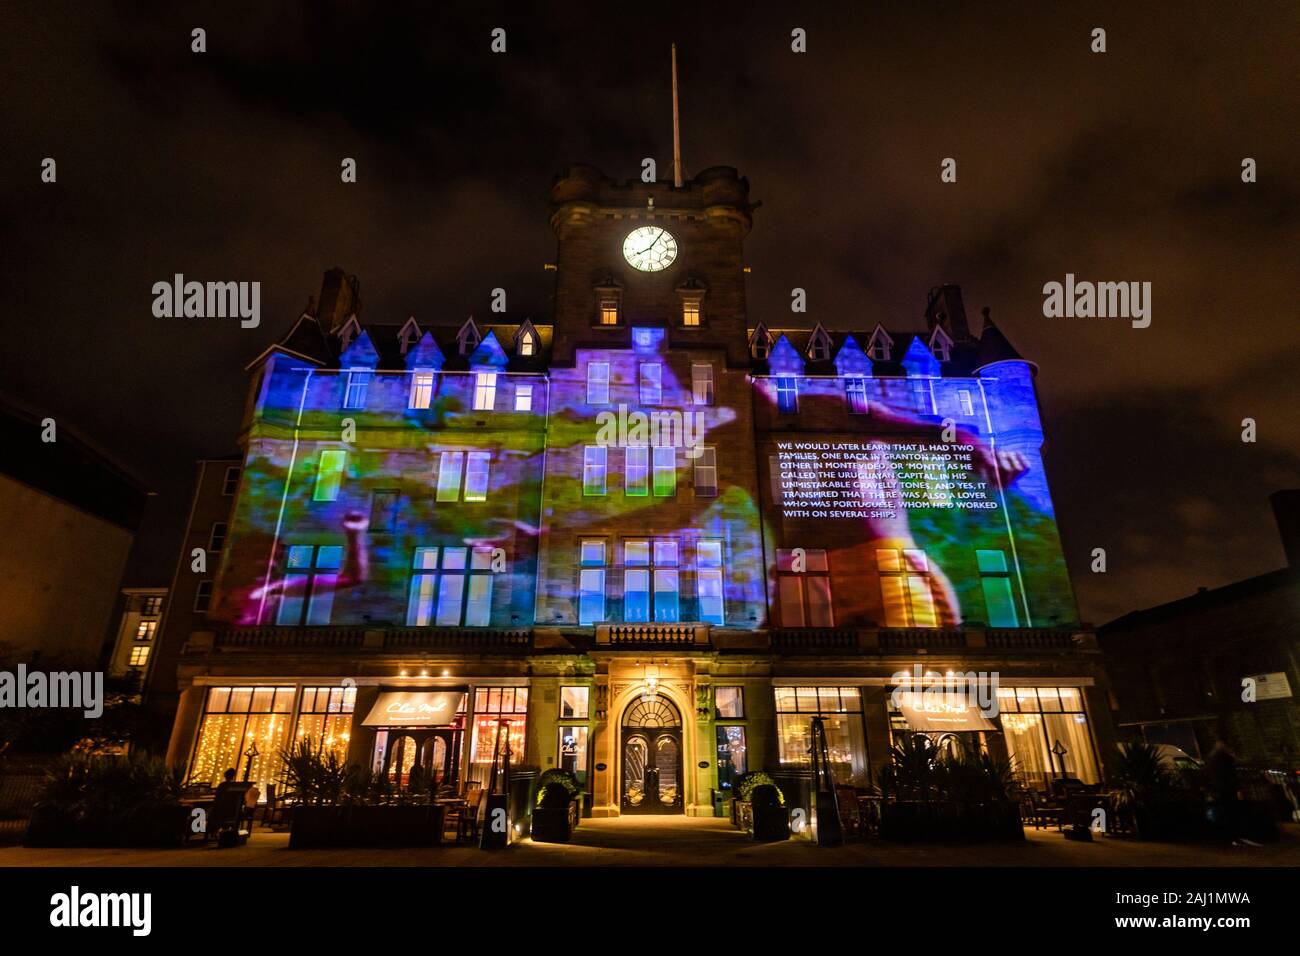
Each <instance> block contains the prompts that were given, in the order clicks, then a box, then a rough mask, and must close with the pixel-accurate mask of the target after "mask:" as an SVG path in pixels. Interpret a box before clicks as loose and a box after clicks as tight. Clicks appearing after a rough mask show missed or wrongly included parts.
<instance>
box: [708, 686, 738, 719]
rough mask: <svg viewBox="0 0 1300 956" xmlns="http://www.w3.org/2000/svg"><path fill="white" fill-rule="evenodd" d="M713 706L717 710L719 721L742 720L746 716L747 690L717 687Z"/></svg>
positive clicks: (714, 691)
mask: <svg viewBox="0 0 1300 956" xmlns="http://www.w3.org/2000/svg"><path fill="white" fill-rule="evenodd" d="M713 705H714V707H715V708H717V711H718V719H719V720H741V719H743V718H744V716H745V689H744V688H743V687H715V688H713Z"/></svg>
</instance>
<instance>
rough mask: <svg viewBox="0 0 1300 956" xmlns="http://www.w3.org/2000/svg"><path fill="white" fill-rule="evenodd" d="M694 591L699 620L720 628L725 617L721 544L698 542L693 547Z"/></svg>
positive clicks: (718, 542) (717, 542) (719, 542)
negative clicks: (697, 602) (697, 601)
mask: <svg viewBox="0 0 1300 956" xmlns="http://www.w3.org/2000/svg"><path fill="white" fill-rule="evenodd" d="M695 568H696V571H695V589H696V592H697V597H698V598H699V615H700V620H701V621H705V622H707V623H709V624H717V625H718V626H721V625H722V624H723V623H724V619H725V617H726V602H725V600H724V596H723V590H722V542H721V541H699V542H697V543H696V545H695Z"/></svg>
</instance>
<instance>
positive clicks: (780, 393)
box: [776, 375, 799, 415]
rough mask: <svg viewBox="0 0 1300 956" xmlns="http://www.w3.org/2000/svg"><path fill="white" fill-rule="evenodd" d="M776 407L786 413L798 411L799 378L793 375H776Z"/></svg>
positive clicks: (791, 413)
mask: <svg viewBox="0 0 1300 956" xmlns="http://www.w3.org/2000/svg"><path fill="white" fill-rule="evenodd" d="M776 407H777V411H779V412H782V413H783V414H786V415H793V414H794V413H795V412H797V411H799V380H798V379H797V378H795V377H794V376H793V375H778V376H777V377H776Z"/></svg>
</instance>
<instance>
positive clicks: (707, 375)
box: [691, 365, 713, 405]
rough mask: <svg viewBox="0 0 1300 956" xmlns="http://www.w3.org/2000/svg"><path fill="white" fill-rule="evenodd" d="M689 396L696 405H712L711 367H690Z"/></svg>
mask: <svg viewBox="0 0 1300 956" xmlns="http://www.w3.org/2000/svg"><path fill="white" fill-rule="evenodd" d="M691 394H692V396H693V397H694V399H695V404H696V405H712V404H713V366H712V365H692V366H691Z"/></svg>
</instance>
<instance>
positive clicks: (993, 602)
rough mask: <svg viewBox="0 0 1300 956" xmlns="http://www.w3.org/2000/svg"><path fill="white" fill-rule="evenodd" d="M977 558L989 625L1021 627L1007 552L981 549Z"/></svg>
mask: <svg viewBox="0 0 1300 956" xmlns="http://www.w3.org/2000/svg"><path fill="white" fill-rule="evenodd" d="M975 558H976V561H977V562H978V563H979V569H980V584H981V585H982V586H983V588H984V606H985V608H987V610H988V624H989V627H1019V626H1020V615H1018V614H1017V613H1016V601H1015V597H1014V596H1013V595H1012V591H1011V575H1010V572H1009V571H1008V569H1007V556H1006V554H1005V552H1002V551H983V550H979V551H976V552H975Z"/></svg>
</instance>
